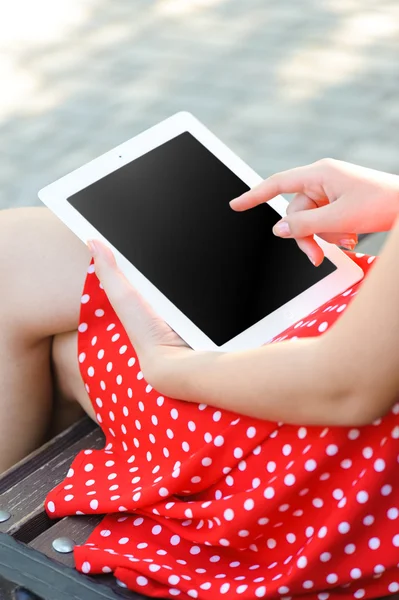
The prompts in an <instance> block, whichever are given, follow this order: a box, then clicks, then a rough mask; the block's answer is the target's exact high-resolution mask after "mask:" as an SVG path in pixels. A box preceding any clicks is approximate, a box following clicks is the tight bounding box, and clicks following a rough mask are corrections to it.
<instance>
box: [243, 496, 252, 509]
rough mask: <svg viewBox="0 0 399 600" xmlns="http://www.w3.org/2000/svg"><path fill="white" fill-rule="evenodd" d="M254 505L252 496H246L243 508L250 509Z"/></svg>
mask: <svg viewBox="0 0 399 600" xmlns="http://www.w3.org/2000/svg"><path fill="white" fill-rule="evenodd" d="M254 506H255V502H254V501H253V500H252V498H247V500H245V502H244V508H245V510H252V509H253V507H254Z"/></svg>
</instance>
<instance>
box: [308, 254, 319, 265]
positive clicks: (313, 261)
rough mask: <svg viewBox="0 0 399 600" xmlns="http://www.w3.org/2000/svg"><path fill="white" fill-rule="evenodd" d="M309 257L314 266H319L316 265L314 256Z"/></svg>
mask: <svg viewBox="0 0 399 600" xmlns="http://www.w3.org/2000/svg"><path fill="white" fill-rule="evenodd" d="M308 259H309V260H310V262H311V263H312V265H313V266H314V267H316V266H317V265H316V261H315V260H314V258H312V257H311V256H308Z"/></svg>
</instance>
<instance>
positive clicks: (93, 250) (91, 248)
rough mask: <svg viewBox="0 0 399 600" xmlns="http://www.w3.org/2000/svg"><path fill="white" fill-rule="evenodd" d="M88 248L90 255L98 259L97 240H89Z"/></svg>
mask: <svg viewBox="0 0 399 600" xmlns="http://www.w3.org/2000/svg"><path fill="white" fill-rule="evenodd" d="M87 247H88V249H89V252H90V254H91V255H92V257H93V258H96V256H97V254H98V249H97V245H96V241H95V240H87Z"/></svg>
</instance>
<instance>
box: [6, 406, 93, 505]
mask: <svg viewBox="0 0 399 600" xmlns="http://www.w3.org/2000/svg"><path fill="white" fill-rule="evenodd" d="M94 429H98V426H97V425H96V424H95V423H94V422H93V421H92V420H91V419H89V417H84V418H83V419H81V420H80V421H78V422H77V423H74V424H73V425H71V426H70V427H68V429H66V430H65V431H63V432H62V433H60V434H59V435H57V436H56V437H54V438H52V439H51V440H50V441H48V442H47V443H46V444H44V445H43V446H41V447H40V448H38V449H37V450H35V451H34V452H32V453H31V454H29V455H28V456H26V457H25V458H24V459H23V460H21V461H20V462H19V463H18V464H16V465H14V466H13V467H11V468H10V469H9V470H8V471H6V472H5V473H3V474H2V475H1V477H0V494H2V493H4V492H5V491H6V490H8V489H10V488H11V487H12V486H14V485H15V484H16V483H18V482H19V481H21V480H22V479H25V478H26V477H27V476H28V475H30V474H31V473H33V472H34V471H36V470H37V469H40V467H42V466H43V465H45V464H47V463H48V462H49V461H50V460H52V459H53V458H54V457H55V456H57V455H58V454H61V453H62V452H63V451H64V450H65V449H67V448H69V447H70V446H71V445H72V444H74V443H75V442H76V441H77V440H80V439H81V438H83V437H84V436H86V435H87V434H88V433H90V432H91V431H93V430H94Z"/></svg>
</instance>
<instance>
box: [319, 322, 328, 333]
mask: <svg viewBox="0 0 399 600" xmlns="http://www.w3.org/2000/svg"><path fill="white" fill-rule="evenodd" d="M327 327H328V323H327V321H323V323H320V325H319V326H318V328H317V329H318V331H319V332H320V333H323V331H325V330H326V329H327Z"/></svg>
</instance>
